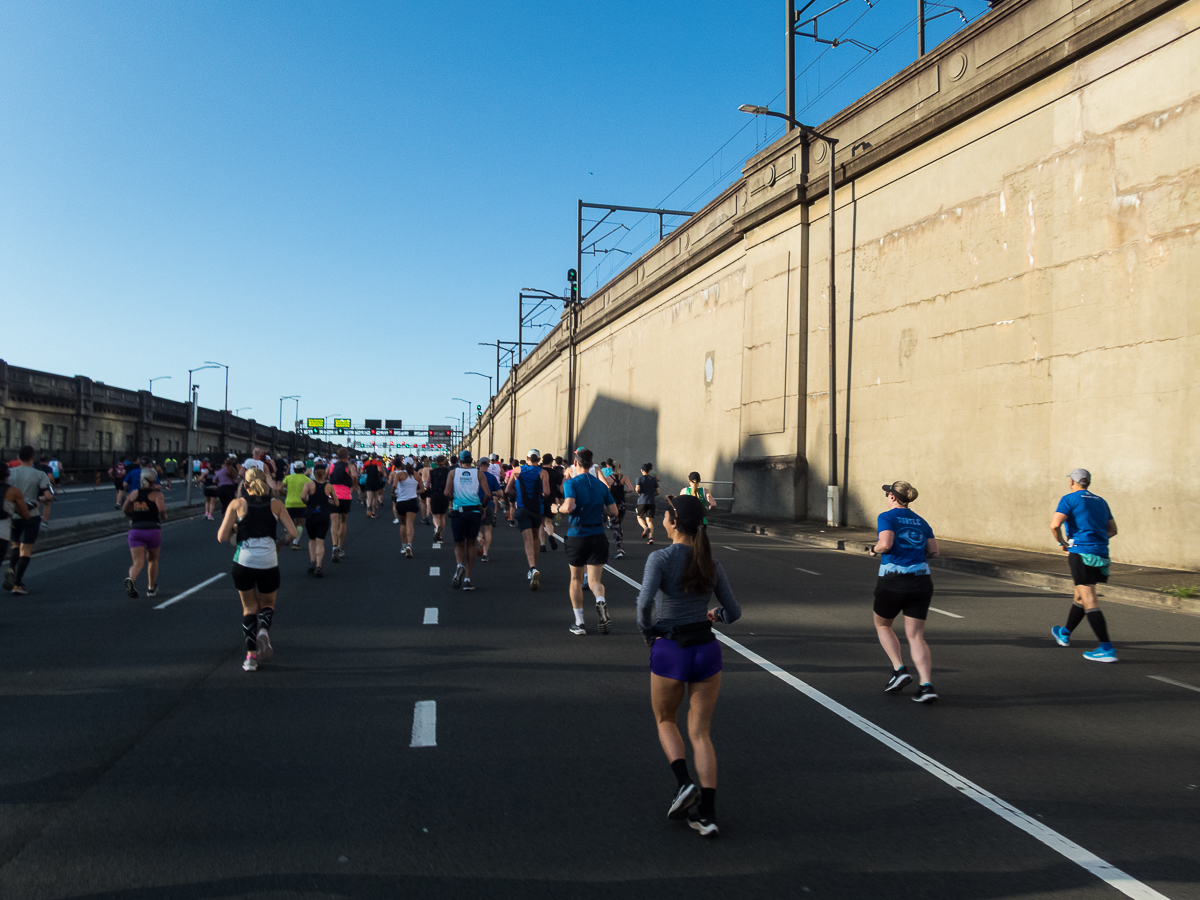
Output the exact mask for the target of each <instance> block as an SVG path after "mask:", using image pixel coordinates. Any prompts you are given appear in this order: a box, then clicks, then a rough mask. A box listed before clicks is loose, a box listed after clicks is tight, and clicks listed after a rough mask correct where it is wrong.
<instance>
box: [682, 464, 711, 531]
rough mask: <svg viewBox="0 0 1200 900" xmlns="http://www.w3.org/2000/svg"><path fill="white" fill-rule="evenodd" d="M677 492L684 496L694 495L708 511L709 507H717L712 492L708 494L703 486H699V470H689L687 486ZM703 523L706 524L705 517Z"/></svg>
mask: <svg viewBox="0 0 1200 900" xmlns="http://www.w3.org/2000/svg"><path fill="white" fill-rule="evenodd" d="M679 493H680V494H683V495H685V496H688V497H695V498H696V499H697V500H699V501H700V502H701V503H703V504H704V509H705V511H708V510H710V509H716V507H717V501H716V500H714V499H713V498H712V494H710V493H709V492H708V491H706V490H705V489H704V488H702V487H700V473H699V472H689V473H688V483H687V487H685V488H684V489H683V490H682V491H680V492H679ZM704 524H705V525H707V524H708V519H707V518H706V519H705V520H704Z"/></svg>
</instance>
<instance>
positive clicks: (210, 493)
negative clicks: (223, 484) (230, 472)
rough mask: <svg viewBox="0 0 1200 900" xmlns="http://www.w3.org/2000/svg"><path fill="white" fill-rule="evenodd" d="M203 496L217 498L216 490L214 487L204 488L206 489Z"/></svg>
mask: <svg viewBox="0 0 1200 900" xmlns="http://www.w3.org/2000/svg"><path fill="white" fill-rule="evenodd" d="M204 496H205V497H215V496H217V489H216V488H215V487H206V488H205V489H204Z"/></svg>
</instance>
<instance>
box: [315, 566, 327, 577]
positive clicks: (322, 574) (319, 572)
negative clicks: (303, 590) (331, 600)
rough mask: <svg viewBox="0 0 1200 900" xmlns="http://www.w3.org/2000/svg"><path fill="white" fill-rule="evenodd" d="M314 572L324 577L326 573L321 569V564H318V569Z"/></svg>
mask: <svg viewBox="0 0 1200 900" xmlns="http://www.w3.org/2000/svg"><path fill="white" fill-rule="evenodd" d="M313 574H314V575H316V576H317V577H318V578H324V577H325V573H324V572H322V571H321V567H320V566H317V569H316V571H315V572H313Z"/></svg>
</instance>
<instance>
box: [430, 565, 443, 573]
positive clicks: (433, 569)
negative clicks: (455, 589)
mask: <svg viewBox="0 0 1200 900" xmlns="http://www.w3.org/2000/svg"><path fill="white" fill-rule="evenodd" d="M429 574H430V575H441V574H442V567H441V566H430V567H429Z"/></svg>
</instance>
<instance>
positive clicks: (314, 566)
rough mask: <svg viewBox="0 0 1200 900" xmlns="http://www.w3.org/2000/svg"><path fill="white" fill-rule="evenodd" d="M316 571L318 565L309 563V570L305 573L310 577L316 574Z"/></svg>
mask: <svg viewBox="0 0 1200 900" xmlns="http://www.w3.org/2000/svg"><path fill="white" fill-rule="evenodd" d="M316 570H317V564H316V563H309V564H308V568H307V569H305V570H304V571H305V572H306V573H308V574H309V575H311V574H312V573H313V572H315V571H316Z"/></svg>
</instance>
